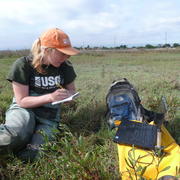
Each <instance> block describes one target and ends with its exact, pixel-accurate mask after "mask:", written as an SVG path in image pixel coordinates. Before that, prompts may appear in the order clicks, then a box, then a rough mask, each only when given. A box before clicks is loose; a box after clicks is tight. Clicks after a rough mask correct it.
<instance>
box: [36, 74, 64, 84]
mask: <svg viewBox="0 0 180 180" xmlns="http://www.w3.org/2000/svg"><path fill="white" fill-rule="evenodd" d="M60 81H61V77H60V75H58V76H47V77H46V76H43V77H41V76H35V86H36V87H54V86H56V84H60Z"/></svg>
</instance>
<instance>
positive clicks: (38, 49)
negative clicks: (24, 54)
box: [31, 38, 50, 74]
mask: <svg viewBox="0 0 180 180" xmlns="http://www.w3.org/2000/svg"><path fill="white" fill-rule="evenodd" d="M46 49H50V48H48V47H45V46H41V40H40V38H38V39H36V40H35V41H34V43H33V45H32V48H31V53H32V55H33V60H32V65H33V67H34V68H35V69H36V70H37V72H39V73H42V74H45V73H46V72H45V70H44V69H43V68H42V64H43V57H44V52H45V50H46Z"/></svg>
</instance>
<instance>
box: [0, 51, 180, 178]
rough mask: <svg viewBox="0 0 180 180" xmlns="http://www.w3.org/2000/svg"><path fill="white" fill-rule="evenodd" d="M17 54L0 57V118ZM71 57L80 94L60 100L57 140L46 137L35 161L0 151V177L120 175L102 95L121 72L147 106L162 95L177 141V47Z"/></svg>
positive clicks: (9, 94) (179, 54) (154, 105)
mask: <svg viewBox="0 0 180 180" xmlns="http://www.w3.org/2000/svg"><path fill="white" fill-rule="evenodd" d="M16 58H17V57H15V56H11V57H7V56H6V57H5V56H2V58H1V59H0V67H1V73H0V123H3V122H4V120H5V111H6V110H7V109H8V106H9V105H10V103H11V99H12V96H13V95H12V90H11V84H10V83H9V82H7V81H6V76H7V73H8V71H9V68H10V66H11V65H12V63H13V61H14V60H15V59H16ZM71 62H72V63H73V65H74V68H75V70H76V73H77V75H78V76H77V79H76V87H77V91H79V92H80V96H79V97H78V98H77V99H76V101H75V102H74V103H71V104H69V105H65V104H64V105H63V106H62V115H61V118H62V120H61V124H60V132H59V133H58V135H57V140H56V141H53V142H47V143H46V144H45V145H44V146H43V152H42V154H41V155H42V157H41V158H40V159H39V160H38V161H37V162H34V163H26V164H24V163H23V162H21V161H20V160H19V159H18V158H17V157H16V156H14V155H13V154H8V155H6V156H3V157H2V156H1V157H0V159H1V160H0V179H1V180H16V179H18V180H19V179H20V180H31V179H32V180H35V179H38V180H60V179H63V180H71V179H77V180H80V179H82V180H90V179H93V180H100V179H103V180H106V179H107V180H112V179H120V174H119V172H118V155H117V147H116V144H115V143H113V141H112V138H113V136H114V134H115V130H113V131H111V130H109V129H108V127H107V123H106V118H105V112H106V101H105V97H106V94H107V90H108V88H109V85H110V84H111V82H112V81H114V80H117V79H121V78H124V77H125V78H127V79H128V80H129V81H130V82H131V83H132V84H133V85H134V86H135V87H136V88H137V90H138V93H139V96H140V97H141V99H142V104H143V105H144V107H146V108H147V109H149V110H154V111H159V109H158V107H159V104H160V101H161V97H162V96H165V97H166V100H167V104H168V112H167V113H166V117H165V119H166V121H168V125H167V126H168V127H167V128H168V130H169V131H170V133H171V134H172V136H173V137H174V138H175V140H176V142H177V143H180V109H179V108H180V71H179V67H180V50H166V49H165V50H164V51H157V50H152V51H145V50H137V51H128V50H126V51H86V52H82V53H81V54H80V55H78V56H75V57H71Z"/></svg>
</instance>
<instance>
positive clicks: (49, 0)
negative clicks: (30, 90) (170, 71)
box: [0, 0, 180, 50]
mask: <svg viewBox="0 0 180 180" xmlns="http://www.w3.org/2000/svg"><path fill="white" fill-rule="evenodd" d="M51 27H58V28H60V29H62V30H64V31H65V32H66V33H67V34H68V35H69V36H70V39H71V42H72V44H73V45H74V46H87V45H90V46H114V45H115V46H118V45H121V44H126V45H138V44H139V45H141V44H148V43H150V44H164V43H175V42H177V43H180V0H0V49H1V50H2V49H24V48H30V47H31V44H32V43H33V41H34V40H35V39H36V38H37V37H39V35H40V34H41V33H42V32H43V31H44V30H46V29H48V28H51Z"/></svg>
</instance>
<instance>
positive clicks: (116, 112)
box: [106, 78, 164, 129]
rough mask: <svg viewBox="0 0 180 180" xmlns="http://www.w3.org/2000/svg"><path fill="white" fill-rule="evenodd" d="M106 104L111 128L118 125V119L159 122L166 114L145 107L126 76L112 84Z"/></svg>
mask: <svg viewBox="0 0 180 180" xmlns="http://www.w3.org/2000/svg"><path fill="white" fill-rule="evenodd" d="M106 104H107V112H106V119H107V123H108V125H109V127H110V129H113V128H115V127H117V126H118V124H117V123H116V122H117V121H130V120H137V121H144V122H151V121H155V123H156V124H158V121H160V120H161V119H162V118H164V114H162V113H157V112H153V111H149V110H147V109H146V108H144V107H143V105H142V104H141V99H140V97H139V95H138V93H137V91H136V89H135V87H134V86H133V85H132V84H131V83H130V82H129V81H128V80H127V79H126V78H123V79H121V80H118V81H114V82H113V83H112V84H111V85H110V88H109V90H108V93H107V95H106Z"/></svg>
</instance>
